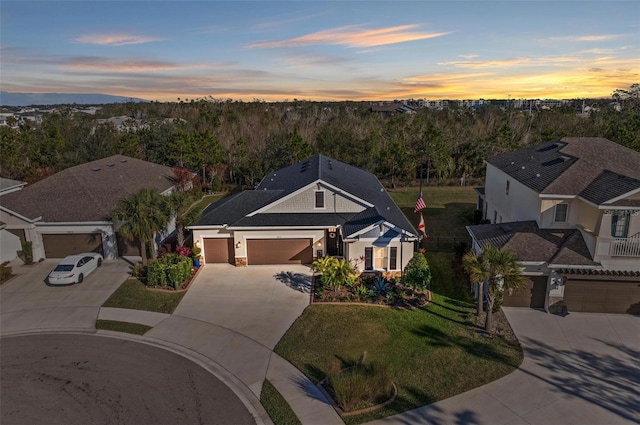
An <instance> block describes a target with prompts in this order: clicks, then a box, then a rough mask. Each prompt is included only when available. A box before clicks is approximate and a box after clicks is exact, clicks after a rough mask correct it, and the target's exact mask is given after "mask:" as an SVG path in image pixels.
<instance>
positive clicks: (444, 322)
mask: <svg viewBox="0 0 640 425" xmlns="http://www.w3.org/2000/svg"><path fill="white" fill-rule="evenodd" d="M472 314H473V305H472V304H468V303H465V302H462V301H458V300H456V299H453V298H447V297H444V296H441V295H437V294H434V298H433V302H432V303H430V304H429V305H428V306H426V307H424V308H421V309H416V310H402V309H385V308H372V307H362V306H339V305H319V304H315V305H311V306H309V307H308V308H307V309H306V310H305V311H304V313H303V314H302V316H300V318H298V320H297V321H296V322H295V323H294V324H293V326H291V328H290V329H289V331H288V332H287V333H286V334H285V336H284V337H283V338H282V339H281V340H280V342H279V343H278V345H277V346H276V348H275V352H276V353H278V354H280V355H281V356H283V357H284V358H286V359H287V360H289V361H290V362H291V363H292V364H294V365H295V366H296V367H297V368H298V369H300V370H301V371H302V372H303V373H304V374H305V375H307V376H308V377H309V378H311V379H312V380H313V381H314V382H318V381H320V380H322V379H323V378H324V377H325V375H326V373H327V371H328V368H329V365H330V364H331V362H332V361H333V360H334V359H338V360H339V361H341V362H343V364H344V365H348V364H353V363H354V362H356V361H357V359H358V358H359V357H360V355H362V353H363V352H364V351H366V352H367V360H368V361H380V362H383V363H388V364H390V365H391V368H392V370H393V374H394V377H395V378H394V379H395V382H396V384H397V386H398V397H397V399H396V401H394V402H393V403H392V404H390V405H389V406H387V407H385V408H384V409H383V410H380V411H378V412H374V413H370V414H365V415H360V416H357V417H353V418H346V419H345V421H346V423H348V424H351V423H362V422H365V421H369V420H373V419H376V418H379V417H384V416H389V415H393V414H396V413H400V412H404V411H406V410H410V409H413V408H416V407H419V406H423V405H425V404H430V403H433V402H436V401H438V400H442V399H445V398H448V397H451V396H454V395H456V394H459V393H462V392H465V391H468V390H470V389H472V388H475V387H477V386H480V385H483V384H486V383H488V382H491V381H494V380H496V379H498V378H500V377H502V376H504V375H506V374H508V373H510V372H512V371H513V370H515V369H516V368H517V367H518V365H519V364H520V363H521V362H522V350H521V348H520V346H518V345H513V344H510V343H508V342H507V341H505V340H503V339H501V338H495V339H491V338H486V337H483V336H479V335H476V334H475V333H474V332H473V329H472V323H471V317H472V316H471V315H472Z"/></svg>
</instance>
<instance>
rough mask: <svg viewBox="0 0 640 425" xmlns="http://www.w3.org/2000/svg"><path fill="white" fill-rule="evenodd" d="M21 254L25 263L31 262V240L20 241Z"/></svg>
mask: <svg viewBox="0 0 640 425" xmlns="http://www.w3.org/2000/svg"><path fill="white" fill-rule="evenodd" d="M22 255H23V256H24V262H25V264H29V265H30V264H33V242H31V241H25V242H22Z"/></svg>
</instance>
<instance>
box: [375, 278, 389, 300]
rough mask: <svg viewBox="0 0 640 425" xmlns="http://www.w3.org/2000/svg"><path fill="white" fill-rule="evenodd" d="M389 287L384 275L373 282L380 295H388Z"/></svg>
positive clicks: (376, 291)
mask: <svg viewBox="0 0 640 425" xmlns="http://www.w3.org/2000/svg"><path fill="white" fill-rule="evenodd" d="M389 289H390V286H389V284H388V283H387V281H386V280H385V279H384V278H383V277H382V276H380V277H378V279H376V282H375V283H374V284H373V290H374V291H375V293H376V294H378V295H382V296H384V295H386V294H387V292H389Z"/></svg>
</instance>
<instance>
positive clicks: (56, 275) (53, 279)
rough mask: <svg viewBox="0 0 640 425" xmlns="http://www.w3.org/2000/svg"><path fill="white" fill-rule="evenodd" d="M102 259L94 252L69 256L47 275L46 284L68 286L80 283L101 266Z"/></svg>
mask: <svg viewBox="0 0 640 425" xmlns="http://www.w3.org/2000/svg"><path fill="white" fill-rule="evenodd" d="M102 260H103V257H102V255H100V254H98V253H96V252H87V253H84V254H78V255H69V256H68V257H65V258H64V259H63V260H62V261H60V262H59V263H58V265H57V266H56V268H55V269H53V270H52V271H51V273H49V276H48V277H47V284H49V285H68V284H71V283H81V282H82V281H83V280H84V278H85V277H86V276H87V275H89V273H91V272H92V271H94V270H95V269H96V268H98V267H100V266H101V265H102Z"/></svg>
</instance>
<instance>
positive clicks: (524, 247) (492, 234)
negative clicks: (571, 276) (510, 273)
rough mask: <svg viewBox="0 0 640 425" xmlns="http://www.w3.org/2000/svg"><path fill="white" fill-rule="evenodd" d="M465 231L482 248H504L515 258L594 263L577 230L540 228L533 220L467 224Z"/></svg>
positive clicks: (593, 264)
mask: <svg viewBox="0 0 640 425" xmlns="http://www.w3.org/2000/svg"><path fill="white" fill-rule="evenodd" d="M467 230H468V231H469V234H471V236H472V237H473V238H474V239H475V240H476V241H477V242H478V244H480V246H482V247H485V246H487V245H493V246H495V247H496V248H503V247H504V248H507V249H510V250H511V251H513V252H514V253H515V254H516V256H517V258H518V260H519V261H531V262H537V261H539V262H547V263H550V264H562V265H571V266H591V265H592V266H596V265H599V264H598V263H596V262H594V261H593V258H592V257H591V254H590V253H589V250H588V248H587V245H586V244H585V242H584V239H583V238H582V234H581V233H580V231H578V230H576V229H540V228H539V227H538V225H537V223H536V222H535V221H518V222H512V223H502V224H479V225H476V226H468V227H467Z"/></svg>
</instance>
